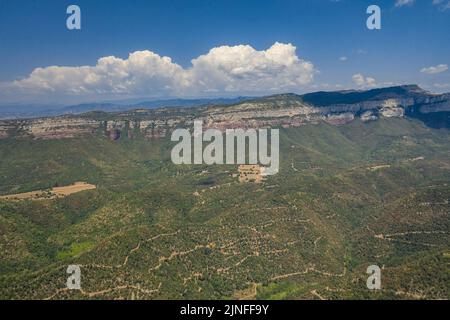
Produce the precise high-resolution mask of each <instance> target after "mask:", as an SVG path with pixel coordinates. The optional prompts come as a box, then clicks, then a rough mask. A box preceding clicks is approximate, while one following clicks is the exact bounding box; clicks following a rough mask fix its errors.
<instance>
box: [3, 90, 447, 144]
mask: <svg viewBox="0 0 450 320" xmlns="http://www.w3.org/2000/svg"><path fill="white" fill-rule="evenodd" d="M437 112H450V94H442V95H436V94H431V93H429V92H426V91H424V90H422V89H420V88H419V87H417V86H414V85H411V86H400V87H392V88H382V89H374V90H369V91H341V92H317V93H312V94H306V95H303V96H299V95H295V94H282V95H275V96H270V97H265V98H259V99H254V100H251V101H245V102H241V103H237V104H234V105H228V106H200V107H196V108H161V109H155V110H134V111H127V112H122V113H102V114H100V115H99V114H96V115H93V114H84V115H80V116H60V117H53V118H39V119H29V120H4V121H1V122H0V139H6V138H9V137H12V136H13V137H17V138H23V137H31V138H33V139H65V138H74V137H78V136H82V135H86V134H93V133H96V132H98V133H103V134H104V135H105V136H106V137H109V139H111V140H118V139H121V138H122V137H127V138H130V139H133V138H136V137H138V136H141V137H145V138H147V139H159V138H164V137H166V136H167V135H169V134H170V133H171V132H172V131H173V130H174V129H175V128H176V127H178V126H181V125H182V126H183V127H190V126H192V123H193V121H194V120H201V121H202V122H203V124H204V125H203V128H204V129H205V130H206V129H208V128H216V129H220V130H225V129H235V128H242V129H247V128H255V129H257V128H268V127H277V126H278V127H283V128H288V127H298V126H301V125H304V124H307V123H313V124H315V123H319V122H322V121H323V122H327V123H329V124H331V125H345V124H347V123H349V122H351V121H353V120H354V119H355V118H360V119H361V120H362V121H363V122H368V121H376V120H377V119H379V118H392V117H404V116H405V115H408V116H413V117H418V118H420V117H422V116H428V115H430V114H433V113H437Z"/></svg>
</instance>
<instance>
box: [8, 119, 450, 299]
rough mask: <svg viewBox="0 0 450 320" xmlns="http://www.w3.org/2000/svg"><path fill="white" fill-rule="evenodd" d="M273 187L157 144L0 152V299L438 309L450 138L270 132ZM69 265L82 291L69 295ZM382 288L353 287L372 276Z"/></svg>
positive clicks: (364, 127)
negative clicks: (394, 302) (183, 160)
mask: <svg viewBox="0 0 450 320" xmlns="http://www.w3.org/2000/svg"><path fill="white" fill-rule="evenodd" d="M280 133H281V136H280V139H281V141H280V143H281V150H280V160H281V165H280V173H279V174H277V175H274V176H271V177H268V178H267V179H266V180H265V181H264V182H263V183H261V184H253V183H239V182H238V181H237V178H235V177H233V174H234V173H236V172H237V168H236V166H232V165H224V166H204V165H192V166H189V165H185V166H176V165H174V164H172V162H171V161H170V150H171V147H172V146H173V144H174V143H172V142H170V139H169V138H165V139H154V140H146V139H144V138H138V139H127V138H126V137H124V138H123V139H120V140H117V141H110V140H109V139H107V138H106V137H104V136H102V135H92V136H89V137H86V138H76V139H63V140H30V139H22V140H12V139H6V140H1V141H0V150H1V153H2V157H1V158H0V192H1V193H2V194H11V193H18V192H26V191H32V190H36V189H45V188H51V187H53V186H54V185H55V184H58V185H65V184H70V183H73V182H74V181H85V182H88V183H92V184H95V185H96V186H97V189H95V190H88V191H83V192H80V193H77V194H73V195H70V196H68V197H65V198H61V199H48V200H41V201H32V200H26V201H5V200H0V255H1V259H0V297H1V298H3V299H18V298H26V299H47V298H48V299H74V298H80V299H94V298H103V299H104V298H107V299H110V298H111V299H114V298H124V299H163V298H170V299H182V298H190V299H199V298H206V299H218V298H257V299H258V298H259V299H297V298H302V299H350V298H368V299H375V298H389V299H390V298H393V299H416V298H432V299H434V298H446V299H448V298H450V290H449V289H450V288H449V284H450V281H449V280H450V277H449V276H450V274H449V270H450V269H449V258H450V248H449V243H450V242H449V232H450V222H449V217H448V215H449V212H450V207H449V198H450V185H449V183H450V170H449V169H450V160H449V159H450V157H449V155H450V132H449V131H448V130H446V129H440V130H438V129H431V128H428V127H426V126H424V125H423V124H422V123H420V122H416V121H413V120H407V119H397V118H392V119H382V120H379V121H375V122H368V123H363V122H361V121H359V120H356V121H353V122H351V123H349V124H347V125H345V126H332V125H329V124H325V123H321V124H318V125H304V126H301V127H298V128H289V129H280ZM70 264H78V265H80V266H81V271H82V277H81V279H82V280H81V281H82V283H81V287H82V290H68V289H66V279H67V277H68V274H66V269H67V266H68V265H70ZM373 264H376V265H379V266H380V267H381V268H382V289H381V290H379V291H375V292H374V291H370V290H368V289H367V288H366V279H367V276H368V275H367V274H366V269H367V267H368V266H369V265H373Z"/></svg>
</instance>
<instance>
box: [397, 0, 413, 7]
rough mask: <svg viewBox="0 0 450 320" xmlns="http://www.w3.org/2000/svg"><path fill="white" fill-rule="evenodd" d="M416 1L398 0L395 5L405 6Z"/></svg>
mask: <svg viewBox="0 0 450 320" xmlns="http://www.w3.org/2000/svg"><path fill="white" fill-rule="evenodd" d="M413 3H414V0H396V1H395V6H396V7H403V6H406V5H412V4H413Z"/></svg>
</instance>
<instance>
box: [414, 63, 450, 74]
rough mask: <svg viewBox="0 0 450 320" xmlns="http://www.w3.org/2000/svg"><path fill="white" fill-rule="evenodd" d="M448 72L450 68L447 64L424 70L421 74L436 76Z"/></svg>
mask: <svg viewBox="0 0 450 320" xmlns="http://www.w3.org/2000/svg"><path fill="white" fill-rule="evenodd" d="M447 70H448V66H447V65H446V64H438V65H437V66H434V67H433V66H432V67H427V68H422V69H421V70H420V72H422V73H427V74H436V73H441V72H444V71H447Z"/></svg>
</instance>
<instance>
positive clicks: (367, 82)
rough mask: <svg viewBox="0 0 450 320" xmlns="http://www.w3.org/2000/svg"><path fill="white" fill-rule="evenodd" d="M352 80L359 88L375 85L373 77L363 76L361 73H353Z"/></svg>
mask: <svg viewBox="0 0 450 320" xmlns="http://www.w3.org/2000/svg"><path fill="white" fill-rule="evenodd" d="M352 80H353V83H354V84H356V85H357V86H358V87H360V88H373V87H375V86H376V85H377V82H376V80H375V78H372V77H365V76H364V75H362V74H361V73H357V74H354V75H353V76H352Z"/></svg>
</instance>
